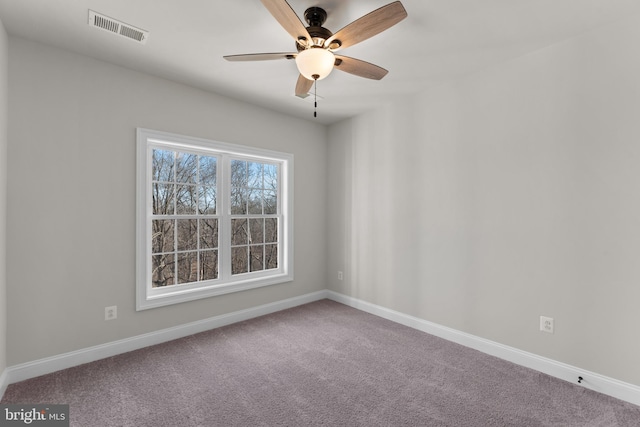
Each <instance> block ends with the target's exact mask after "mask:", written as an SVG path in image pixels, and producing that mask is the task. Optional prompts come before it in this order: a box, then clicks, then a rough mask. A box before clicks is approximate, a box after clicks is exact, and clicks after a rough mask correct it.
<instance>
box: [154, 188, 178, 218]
mask: <svg viewBox="0 0 640 427" xmlns="http://www.w3.org/2000/svg"><path fill="white" fill-rule="evenodd" d="M174 187H175V186H174V185H173V184H153V189H152V191H153V194H152V197H153V214H154V215H173V214H174V203H173V202H174Z"/></svg>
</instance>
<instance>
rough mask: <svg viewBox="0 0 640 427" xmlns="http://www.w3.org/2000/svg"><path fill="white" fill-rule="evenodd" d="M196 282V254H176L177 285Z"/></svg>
mask: <svg viewBox="0 0 640 427" xmlns="http://www.w3.org/2000/svg"><path fill="white" fill-rule="evenodd" d="M197 280H198V252H186V253H181V254H178V283H191V282H195V281H197Z"/></svg>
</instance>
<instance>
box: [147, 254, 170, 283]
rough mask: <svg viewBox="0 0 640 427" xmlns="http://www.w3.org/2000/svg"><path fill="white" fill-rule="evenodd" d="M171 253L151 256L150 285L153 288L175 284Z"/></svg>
mask: <svg viewBox="0 0 640 427" xmlns="http://www.w3.org/2000/svg"><path fill="white" fill-rule="evenodd" d="M174 272H175V264H174V257H173V254H168V255H154V256H152V257H151V281H152V282H151V286H152V287H154V288H158V287H162V286H170V285H174V284H175V273H174Z"/></svg>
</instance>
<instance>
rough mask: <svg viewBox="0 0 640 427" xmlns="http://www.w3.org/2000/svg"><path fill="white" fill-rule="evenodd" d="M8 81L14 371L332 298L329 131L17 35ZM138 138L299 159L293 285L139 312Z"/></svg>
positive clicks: (10, 342) (11, 352) (10, 348)
mask: <svg viewBox="0 0 640 427" xmlns="http://www.w3.org/2000/svg"><path fill="white" fill-rule="evenodd" d="M212 72H213V71H212ZM9 81H10V87H9V106H10V110H11V114H10V118H11V128H10V130H9V144H8V157H9V159H10V162H9V167H8V210H7V217H8V233H7V245H8V248H10V250H9V251H8V256H7V260H8V300H9V301H10V305H9V309H8V324H9V331H8V365H15V364H19V363H23V362H28V361H32V360H36V359H40V358H44V357H47V356H53V355H57V354H60V353H65V352H69V351H72V350H77V349H82V348H86V347H89V346H93V345H97V344H102V343H107V342H110V341H114V340H118V339H123V338H127V337H131V336H135V335H139V334H143V333H147V332H151V331H156V330H159V329H163V328H168V327H172V326H176V325H180V324H184V323H187V322H191V321H196V320H200V319H205V318H209V317H213V316H216V315H220V314H223V313H228V312H232V311H236V310H241V309H246V308H249V307H253V306H257V305H260V304H265V303H269V302H273V301H279V300H282V299H286V298H289V297H294V296H298V295H303V294H307V293H310V292H315V291H319V290H322V289H325V284H326V275H325V272H326V241H325V234H326V233H325V227H326V214H325V209H324V207H325V206H326V184H325V182H326V180H325V173H326V165H327V144H326V127H324V126H320V125H316V124H314V123H312V122H310V121H304V120H300V119H295V118H291V117H288V116H284V115H280V114H276V113H273V112H270V111H268V110H264V109H260V108H257V107H253V106H251V105H248V104H244V103H241V102H238V101H234V100H231V99H227V98H224V97H220V96H216V95H213V94H210V93H205V92H202V91H199V90H195V89H192V88H189V87H186V86H182V85H179V84H175V83H171V82H169V81H166V80H162V79H159V78H155V77H151V76H149V75H145V74H141V73H137V72H133V71H130V70H127V69H123V68H119V67H116V66H113V65H109V64H107V63H104V62H100V61H96V60H94V59H91V58H88V57H83V56H79V55H75V54H71V53H69V52H66V51H63V50H58V49H54V48H50V47H47V46H45V45H42V44H37V43H33V42H29V41H26V40H23V39H18V38H10V39H9ZM136 127H145V128H150V129H157V130H162V131H167V132H172V133H179V134H184V135H189V136H195V137H201V138H208V139H214V140H218V141H224V142H231V143H239V144H244V145H252V146H256V147H262V148H268V149H273V150H278V151H285V152H290V153H293V154H294V156H295V160H294V161H295V164H294V167H295V196H294V197H295V233H294V235H295V281H294V282H293V283H287V284H282V285H275V286H269V287H265V288H260V289H256V290H251V291H246V292H240V293H234V294H229V295H224V296H219V297H214V298H209V299H204V300H199V301H194V302H189V303H183V304H177V305H173V306H169V307H162V308H157V309H151V310H146V311H143V312H136V311H135V282H134V281H135V153H136V151H135V129H136ZM110 305H117V306H118V319H117V320H115V321H109V322H105V321H104V307H105V306H110ZM26 337H28V338H26Z"/></svg>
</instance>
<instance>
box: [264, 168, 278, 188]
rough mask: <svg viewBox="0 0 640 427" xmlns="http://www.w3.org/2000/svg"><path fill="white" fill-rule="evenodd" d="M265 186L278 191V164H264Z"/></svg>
mask: <svg viewBox="0 0 640 427" xmlns="http://www.w3.org/2000/svg"><path fill="white" fill-rule="evenodd" d="M264 188H265V190H273V191H278V165H264Z"/></svg>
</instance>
